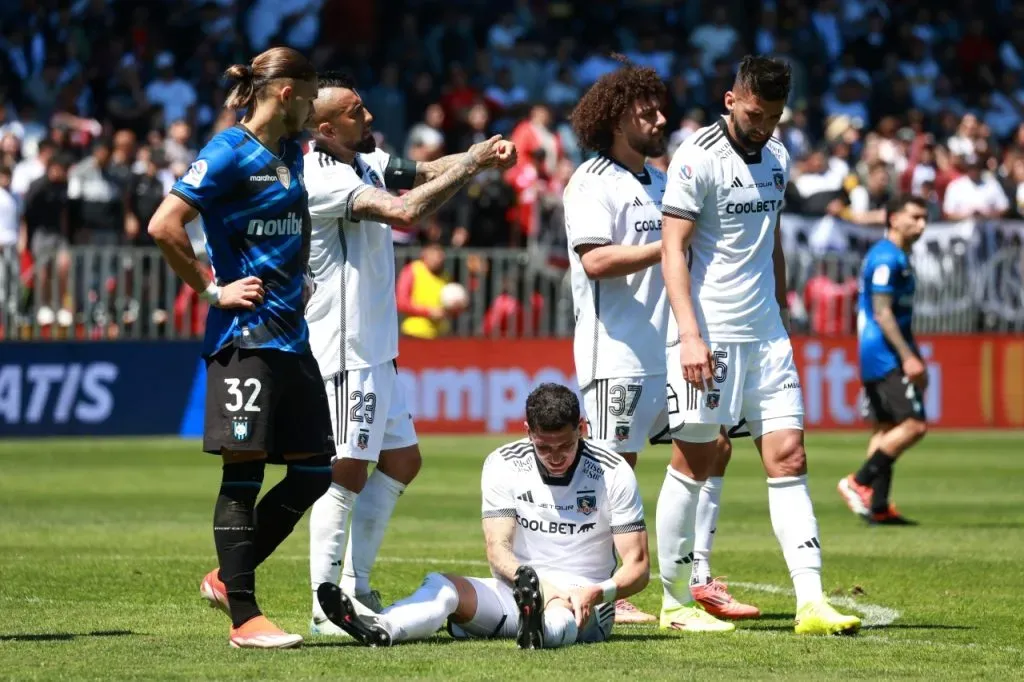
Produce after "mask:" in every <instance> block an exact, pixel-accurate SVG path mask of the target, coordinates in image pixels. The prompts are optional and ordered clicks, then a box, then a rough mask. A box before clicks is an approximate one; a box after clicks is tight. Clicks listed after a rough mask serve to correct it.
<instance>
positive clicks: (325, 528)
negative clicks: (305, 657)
mask: <svg viewBox="0 0 1024 682" xmlns="http://www.w3.org/2000/svg"><path fill="white" fill-rule="evenodd" d="M355 501H356V493H354V492H352V491H351V490H349V489H348V488H343V487H342V486H340V485H338V484H337V483H332V484H331V487H330V488H328V489H327V492H326V493H324V494H323V496H322V497H321V498H320V499H319V500H317V501H316V502H315V503H314V504H313V509H312V511H310V513H309V582H310V583H311V585H312V587H313V615H314V616H316V615H319V616H321V617H322V616H323V613H322V612H321V609H320V604H319V603H318V602H317V600H316V588H317V587H319V586H320V583H332V584H334V585H337V584H338V576H339V575H340V573H341V556H342V548H343V547H344V546H345V534H346V533H347V531H348V516H349V513H350V512H351V511H352V505H353V504H354V503H355Z"/></svg>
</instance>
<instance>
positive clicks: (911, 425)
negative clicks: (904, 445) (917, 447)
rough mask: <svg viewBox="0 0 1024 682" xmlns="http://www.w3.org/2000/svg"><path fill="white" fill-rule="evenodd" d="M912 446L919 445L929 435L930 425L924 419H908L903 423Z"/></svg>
mask: <svg viewBox="0 0 1024 682" xmlns="http://www.w3.org/2000/svg"><path fill="white" fill-rule="evenodd" d="M903 428H904V429H905V430H906V432H907V438H908V440H909V441H910V443H911V444H913V443H917V442H918V441H920V440H921V439H922V438H924V437H925V436H926V435H927V434H928V423H927V422H925V421H924V420H922V419H908V420H907V421H905V422H904V423H903Z"/></svg>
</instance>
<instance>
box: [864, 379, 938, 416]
mask: <svg viewBox="0 0 1024 682" xmlns="http://www.w3.org/2000/svg"><path fill="white" fill-rule="evenodd" d="M861 412H862V413H863V415H864V418H865V419H867V420H869V421H872V422H874V423H876V424H899V423H900V422H903V421H906V420H907V419H920V420H921V421H924V420H925V414H924V397H923V396H922V395H921V389H920V388H918V387H917V386H915V385H914V384H912V383H910V379H908V378H907V377H905V376H904V375H903V372H902V370H899V369H894V370H893V371H891V372H889V373H888V374H886V375H885V376H884V377H882V378H881V379H879V380H878V381H866V382H864V398H863V404H862V408H861Z"/></svg>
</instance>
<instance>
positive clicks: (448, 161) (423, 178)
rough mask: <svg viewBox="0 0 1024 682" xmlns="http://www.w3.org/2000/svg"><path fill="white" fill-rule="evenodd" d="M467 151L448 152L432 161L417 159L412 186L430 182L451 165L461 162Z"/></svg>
mask: <svg viewBox="0 0 1024 682" xmlns="http://www.w3.org/2000/svg"><path fill="white" fill-rule="evenodd" d="M468 153H469V152H461V153H459V154H449V155H447V156H442V157H441V158H440V159H435V160H433V161H417V162H416V180H415V183H414V184H413V187H414V188H416V187H419V186H420V185H422V184H425V183H427V182H430V181H431V180H433V179H434V178H437V177H440V176H441V175H442V174H444V172H445V171H447V170H448V169H449V168H451V167H452V166H456V165H458V164H460V163H462V161H463V159H464V158H465V157H466V154H468Z"/></svg>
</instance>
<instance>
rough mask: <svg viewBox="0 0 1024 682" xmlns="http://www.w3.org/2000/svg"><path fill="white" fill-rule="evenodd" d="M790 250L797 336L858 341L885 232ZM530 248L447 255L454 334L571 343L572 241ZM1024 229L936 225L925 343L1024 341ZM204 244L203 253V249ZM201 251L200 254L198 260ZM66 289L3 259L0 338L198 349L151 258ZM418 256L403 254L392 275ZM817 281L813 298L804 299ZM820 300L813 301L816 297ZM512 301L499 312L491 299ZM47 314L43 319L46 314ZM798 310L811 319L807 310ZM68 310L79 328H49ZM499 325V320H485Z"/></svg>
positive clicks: (923, 309) (827, 222)
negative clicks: (159, 343) (867, 262)
mask: <svg viewBox="0 0 1024 682" xmlns="http://www.w3.org/2000/svg"><path fill="white" fill-rule="evenodd" d="M782 231H783V244H784V248H785V251H786V256H787V265H788V273H789V281H788V282H787V286H788V288H789V290H790V291H791V292H793V299H794V301H793V303H794V321H795V322H796V323H797V326H796V330H795V331H796V332H797V333H810V334H816V335H835V334H851V333H853V331H854V329H855V325H854V321H855V311H856V286H857V275H858V273H859V272H860V265H861V259H862V257H863V254H864V253H865V251H866V250H867V249H868V248H869V247H870V245H871V244H872V243H874V242H875V241H877V240H878V239H880V238H881V237H882V230H881V229H880V228H878V227H866V226H860V225H853V224H851V223H846V222H843V221H841V220H836V219H833V218H828V217H826V218H818V217H808V216H799V215H784V216H783V220H782ZM554 232H555V233H553V234H549V235H542V237H541V238H540V239H538V240H537V241H535V242H534V243H531V245H530V247H529V248H526V249H449V250H448V252H447V256H446V257H447V261H446V270H447V272H448V273H449V275H450V276H451V278H452V279H453V280H454V281H457V282H459V283H461V284H463V285H464V286H465V287H466V289H467V290H469V292H470V307H469V309H468V310H466V311H465V312H464V313H463V314H462V315H460V316H459V317H457V318H456V319H455V320H453V324H452V335H454V336H457V337H476V338H481V337H485V338H507V337H515V338H535V337H539V338H550V337H564V336H569V335H571V334H572V329H573V320H574V314H573V305H572V294H571V290H570V288H569V278H568V275H567V270H566V268H567V267H568V259H567V256H566V246H565V240H564V231H554ZM1022 244H1024V222H1021V221H963V222H959V223H936V224H933V225H930V226H929V228H928V230H927V231H926V232H925V235H924V237H923V238H922V239H921V240H920V241H919V242H918V243H917V245H915V248H914V253H913V256H912V260H913V264H914V269H915V272H916V274H917V283H918V287H917V293H916V296H915V306H916V316H915V329H916V331H917V332H918V333H931V334H938V333H942V334H945V333H971V332H1024V248H1022ZM195 245H196V246H199V247H201V246H202V243H201V242H198V243H197V244H195ZM198 253H203V251H202V250H200V251H198ZM68 256H69V257H68V258H67V259H66V261H67V262H66V266H65V267H66V276H65V277H62V274H61V273H62V268H61V267H58V266H59V265H60V263H58V262H57V261H58V260H60V259H59V258H58V257H57V256H56V254H51V255H49V256H47V257H44V258H43V259H41V260H40V261H39V262H34V261H33V260H32V259H31V257H29V256H27V255H25V254H22V255H20V256H19V255H18V254H17V253H16V252H15V251H14V250H13V249H7V250H4V249H0V338H5V339H20V340H30V339H42V338H53V339H62V338H74V339H93V340H111V339H195V338H199V337H201V336H202V332H203V322H204V319H205V306H204V305H203V304H201V303H200V301H199V300H198V297H197V296H195V294H194V292H192V291H191V290H190V289H188V287H185V286H183V285H182V284H181V283H180V282H179V281H178V278H177V276H176V275H175V274H174V273H173V272H172V271H171V270H170V268H169V267H168V266H167V264H166V263H165V262H164V260H163V258H162V257H161V254H160V252H159V250H158V249H156V248H155V247H149V248H144V247H121V248H117V247H114V248H98V247H88V246H80V247H75V248H73V249H72V250H71V252H70V253H69V254H68ZM418 256H419V250H418V249H417V248H415V247H412V248H410V247H399V248H397V249H396V269H397V270H401V268H402V266H404V265H405V264H406V263H408V262H409V261H411V260H414V259H415V258H417V257H418ZM809 283H811V284H813V285H814V286H811V287H810V288H809V287H808V284H809ZM811 292H814V293H815V295H816V297H815V298H814V300H805V299H808V298H810V293H811ZM503 293H505V294H508V296H506V297H505V298H506V300H505V303H506V304H509V305H510V306H512V307H513V308H515V307H516V306H518V308H517V309H516V311H515V312H514V313H512V312H510V309H509V306H508V305H507V306H504V312H503V314H496V313H498V312H501V311H500V310H498V309H499V308H502V306H495V305H494V302H495V300H496V299H497V298H498V297H499V296H501V295H502V294H503ZM41 308H45V309H46V310H45V311H44V312H45V313H46V314H45V315H43V316H42V317H41V316H40V315H39V311H40V309H41ZM802 308H806V310H803V309H802ZM61 309H65V310H66V311H67V312H66V313H65V316H67V315H73V317H74V321H73V323H72V324H70V325H66V326H62V325H61V324H60V323H59V322H58V323H57V324H54V323H53V321H51V322H50V323H46V322H47V318H52V317H54V314H55V313H59V312H60V311H61ZM489 313H490V314H489Z"/></svg>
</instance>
